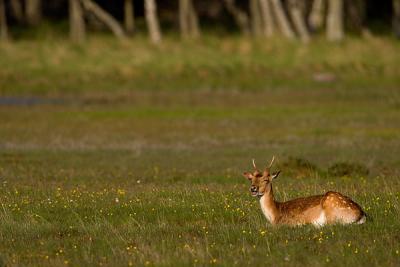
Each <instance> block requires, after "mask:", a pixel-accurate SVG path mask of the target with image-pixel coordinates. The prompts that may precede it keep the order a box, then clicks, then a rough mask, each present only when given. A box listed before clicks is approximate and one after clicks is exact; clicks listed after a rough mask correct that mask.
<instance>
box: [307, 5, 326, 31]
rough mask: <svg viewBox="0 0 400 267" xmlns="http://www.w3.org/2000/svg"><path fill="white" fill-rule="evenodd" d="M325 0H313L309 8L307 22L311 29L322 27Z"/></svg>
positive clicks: (315, 29)
mask: <svg viewBox="0 0 400 267" xmlns="http://www.w3.org/2000/svg"><path fill="white" fill-rule="evenodd" d="M325 4H326V2H325V0H314V1H313V4H312V8H311V13H310V16H309V18H308V23H309V25H310V27H311V29H312V30H313V31H317V30H319V29H321V28H322V26H323V24H324V18H325V16H324V15H325Z"/></svg>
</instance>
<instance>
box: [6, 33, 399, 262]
mask: <svg viewBox="0 0 400 267" xmlns="http://www.w3.org/2000/svg"><path fill="white" fill-rule="evenodd" d="M2 48H3V49H0V86H1V87H0V88H1V94H2V95H3V96H8V95H17V96H27V95H36V96H45V97H53V98H56V99H61V100H62V102H61V103H59V104H42V105H32V106H0V204H1V207H0V265H4V264H5V265H7V266H26V265H29V266H65V265H70V266H127V265H128V266H129V265H133V266H143V265H149V266H205V265H216V266H234V265H236V266H248V265H252V266H362V265H365V266H398V265H399V264H400V245H399V244H400V234H399V231H398V229H400V222H399V215H400V214H399V205H400V199H399V198H400V182H399V181H400V176H399V166H400V159H399V157H398V154H399V153H398V152H399V151H400V94H399V90H398V89H399V81H398V77H400V76H399V75H398V74H399V73H398V72H399V68H398V67H397V65H398V64H397V62H398V57H399V53H397V52H398V49H399V47H398V44H397V43H395V42H392V41H390V40H384V41H379V40H372V41H370V42H369V43H368V45H365V41H361V40H349V41H347V42H345V43H344V44H341V45H338V46H337V45H331V44H326V43H323V42H317V43H315V44H311V45H310V46H307V47H306V46H299V44H290V43H289V44H288V43H280V42H278V41H274V42H271V43H268V44H263V43H259V42H258V41H254V42H250V41H243V40H240V39H237V40H236V39H229V40H222V41H217V39H213V38H207V39H205V40H202V41H199V42H197V43H183V44H177V43H176V42H174V41H173V40H167V41H166V43H165V44H164V45H163V46H162V47H158V48H157V47H151V46H149V45H148V44H147V42H146V41H145V40H143V39H140V37H139V38H138V39H137V40H135V41H132V43H122V44H121V43H116V42H113V41H111V40H109V39H107V38H105V39H104V40H103V39H100V38H95V39H91V40H89V43H88V46H87V47H75V46H71V45H69V44H65V43H64V42H62V41H61V40H57V39H56V40H48V41H46V42H37V43H35V42H25V41H17V42H16V43H15V44H13V45H10V46H3V47H2ZM122 48H124V49H125V50H126V51H125V50H123V49H122ZM32 51H36V52H35V53H32ZM50 54H53V57H49V55H50ZM188 66H189V67H190V68H189V69H188V68H187V67H188ZM205 70H206V71H205ZM204 71H205V72H204ZM316 72H330V73H334V74H335V75H336V77H337V78H336V80H335V81H331V82H324V83H320V82H315V81H313V79H312V78H310V77H312V75H314V73H316ZM204 73H207V74H206V76H202V75H204ZM151 77H153V79H151ZM45 99H47V98H45ZM272 155H276V157H277V160H276V168H280V169H281V170H282V171H283V172H282V175H281V176H280V177H279V179H277V180H276V182H274V190H275V192H276V197H277V198H278V199H279V200H288V199H291V198H295V197H300V196H305V195H312V194H321V193H323V192H325V191H328V190H335V191H340V192H342V193H343V194H345V195H348V196H350V197H352V198H353V199H354V200H355V201H357V203H359V204H360V205H361V206H362V207H363V209H364V210H365V211H366V212H367V214H368V215H369V219H370V220H368V222H367V223H366V224H364V225H352V226H340V225H334V226H327V227H324V228H320V229H317V228H314V227H312V226H304V227H295V228H287V227H276V228H273V227H271V226H269V225H266V219H265V218H263V216H262V214H261V210H260V207H259V203H258V201H257V199H255V198H252V197H251V196H250V194H249V191H248V189H249V184H248V181H247V180H245V179H244V178H243V177H242V175H241V173H242V172H243V171H246V170H249V169H250V168H251V159H252V158H255V159H256V161H257V164H258V165H263V164H266V163H267V162H268V161H269V160H270V158H271V156H272ZM307 161H309V162H310V163H307ZM337 163H347V164H349V165H346V164H341V165H335V164H337ZM307 164H308V165H307ZM354 164H360V166H361V167H360V168H361V169H363V170H364V169H368V170H369V174H368V175H365V173H364V174H361V175H359V174H357V173H353V174H351V175H350V176H344V177H336V176H333V175H334V173H333V172H332V170H333V169H334V168H333V167H332V166H340V171H341V172H343V171H344V172H345V171H346V168H351V166H357V165H354ZM305 166H306V167H305ZM307 166H311V167H307ZM346 166H347V167H346ZM328 170H330V171H328Z"/></svg>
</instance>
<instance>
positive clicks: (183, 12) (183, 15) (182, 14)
mask: <svg viewBox="0 0 400 267" xmlns="http://www.w3.org/2000/svg"><path fill="white" fill-rule="evenodd" d="M188 14H189V0H179V26H180V29H181V35H182V37H183V38H187V37H189V35H190V34H189V20H188V17H189V16H188Z"/></svg>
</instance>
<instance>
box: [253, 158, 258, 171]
mask: <svg viewBox="0 0 400 267" xmlns="http://www.w3.org/2000/svg"><path fill="white" fill-rule="evenodd" d="M253 167H254V169H256V170H257V166H256V161H255V160H254V159H253Z"/></svg>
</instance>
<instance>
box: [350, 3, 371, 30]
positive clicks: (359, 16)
mask: <svg viewBox="0 0 400 267" xmlns="http://www.w3.org/2000/svg"><path fill="white" fill-rule="evenodd" d="M365 8H366V3H365V0H352V1H345V14H346V15H345V20H346V28H348V29H349V30H351V31H353V32H356V33H362V31H363V29H364V18H365Z"/></svg>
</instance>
